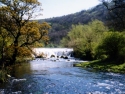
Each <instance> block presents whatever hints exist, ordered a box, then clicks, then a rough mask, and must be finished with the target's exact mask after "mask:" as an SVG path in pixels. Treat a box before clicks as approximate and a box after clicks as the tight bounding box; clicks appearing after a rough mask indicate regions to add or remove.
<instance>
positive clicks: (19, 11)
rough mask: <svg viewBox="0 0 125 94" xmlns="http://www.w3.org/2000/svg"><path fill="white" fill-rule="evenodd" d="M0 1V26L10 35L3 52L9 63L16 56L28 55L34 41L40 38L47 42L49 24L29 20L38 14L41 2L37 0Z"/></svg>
mask: <svg viewBox="0 0 125 94" xmlns="http://www.w3.org/2000/svg"><path fill="white" fill-rule="evenodd" d="M0 3H1V7H0V11H2V12H1V16H0V19H2V20H1V27H2V28H4V29H5V30H6V31H7V33H8V34H9V37H11V41H10V45H8V46H7V47H5V52H6V54H8V57H9V59H10V64H14V63H15V61H16V59H17V57H19V56H21V55H22V56H29V55H30V54H29V52H30V50H31V47H32V45H33V44H34V43H36V42H38V41H40V40H42V41H43V42H46V43H47V41H48V39H49V38H48V30H49V28H50V26H49V25H48V24H47V23H46V22H43V23H42V24H39V23H38V22H34V21H31V19H33V18H34V17H37V15H40V13H39V12H41V4H40V2H38V0H1V1H0Z"/></svg>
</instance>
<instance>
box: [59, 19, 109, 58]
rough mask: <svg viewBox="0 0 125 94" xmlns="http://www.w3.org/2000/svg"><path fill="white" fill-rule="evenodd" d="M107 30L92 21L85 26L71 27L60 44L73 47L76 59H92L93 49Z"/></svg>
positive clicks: (102, 25)
mask: <svg viewBox="0 0 125 94" xmlns="http://www.w3.org/2000/svg"><path fill="white" fill-rule="evenodd" d="M104 31H107V28H106V27H105V26H104V24H103V22H101V21H99V20H94V21H92V22H90V23H89V24H87V25H81V24H79V25H72V29H71V30H70V32H69V33H68V35H67V37H65V38H63V40H62V41H61V44H62V45H63V46H67V47H73V48H74V50H75V55H76V57H80V58H82V59H89V60H90V59H94V57H95V49H96V47H97V46H98V44H99V42H100V41H101V39H102V36H103V33H104Z"/></svg>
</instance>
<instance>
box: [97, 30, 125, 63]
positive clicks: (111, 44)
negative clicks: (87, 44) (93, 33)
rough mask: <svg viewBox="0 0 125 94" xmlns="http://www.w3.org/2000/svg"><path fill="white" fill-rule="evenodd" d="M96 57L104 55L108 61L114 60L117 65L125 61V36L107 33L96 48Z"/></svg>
mask: <svg viewBox="0 0 125 94" xmlns="http://www.w3.org/2000/svg"><path fill="white" fill-rule="evenodd" d="M97 55H98V57H99V58H100V56H102V55H105V56H107V58H108V59H110V60H115V61H116V62H117V63H123V62H124V61H125V36H124V34H123V33H119V32H109V34H108V35H107V36H106V37H105V38H104V39H103V40H102V42H101V43H100V45H99V46H98V47H97Z"/></svg>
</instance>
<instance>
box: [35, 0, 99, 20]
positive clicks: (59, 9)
mask: <svg viewBox="0 0 125 94" xmlns="http://www.w3.org/2000/svg"><path fill="white" fill-rule="evenodd" d="M39 1H40V2H41V3H42V9H43V11H42V16H40V17H37V19H44V18H52V17H58V16H63V15H67V14H71V13H76V12H80V11H81V10H86V9H90V8H93V7H94V6H96V5H98V4H99V3H101V2H100V1H99V0H39Z"/></svg>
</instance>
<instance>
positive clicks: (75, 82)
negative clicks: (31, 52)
mask: <svg viewBox="0 0 125 94" xmlns="http://www.w3.org/2000/svg"><path fill="white" fill-rule="evenodd" d="M72 64H73V62H72V61H67V60H60V61H57V60H56V61H53V60H52V59H48V60H40V59H37V60H33V61H31V62H30V63H27V64H24V65H23V66H17V67H15V69H14V70H15V73H14V74H15V77H16V78H11V79H10V83H9V84H8V85H7V87H6V88H4V89H0V94H1V92H4V93H2V94H125V86H124V84H125V79H124V78H125V75H121V74H114V73H103V72H91V71H87V70H84V69H82V68H77V67H72Z"/></svg>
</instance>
